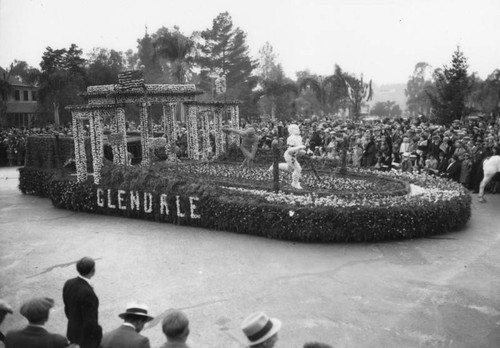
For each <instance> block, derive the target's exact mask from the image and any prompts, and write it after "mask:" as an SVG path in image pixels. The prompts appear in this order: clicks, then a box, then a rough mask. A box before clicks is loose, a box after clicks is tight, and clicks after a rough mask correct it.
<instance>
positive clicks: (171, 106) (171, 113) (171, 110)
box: [163, 103, 179, 162]
mask: <svg viewBox="0 0 500 348" xmlns="http://www.w3.org/2000/svg"><path fill="white" fill-rule="evenodd" d="M176 106H177V104H176V103H166V104H163V126H164V132H165V135H166V136H167V144H166V145H165V152H166V154H167V156H168V158H167V161H169V162H175V161H177V154H176V153H175V151H174V149H175V143H176V142H177V133H178V131H179V130H178V129H177V128H178V127H177V122H176V120H175V109H176Z"/></svg>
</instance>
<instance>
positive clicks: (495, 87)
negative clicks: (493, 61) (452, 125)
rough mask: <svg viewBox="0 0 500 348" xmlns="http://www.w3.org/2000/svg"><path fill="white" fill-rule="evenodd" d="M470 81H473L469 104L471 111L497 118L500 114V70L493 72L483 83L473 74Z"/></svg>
mask: <svg viewBox="0 0 500 348" xmlns="http://www.w3.org/2000/svg"><path fill="white" fill-rule="evenodd" d="M471 80H472V81H473V82H472V91H471V95H470V102H469V104H470V107H471V109H472V110H471V111H477V112H481V113H484V114H486V115H490V116H498V115H499V114H500V108H499V106H500V69H496V70H495V71H493V72H492V73H491V74H490V75H489V76H488V77H487V78H486V80H485V81H481V79H479V78H478V77H476V76H475V75H474V74H473V75H472V77H471Z"/></svg>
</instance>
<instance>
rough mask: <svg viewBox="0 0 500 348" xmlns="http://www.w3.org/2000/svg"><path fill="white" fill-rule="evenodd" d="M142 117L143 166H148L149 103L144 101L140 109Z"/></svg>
mask: <svg viewBox="0 0 500 348" xmlns="http://www.w3.org/2000/svg"><path fill="white" fill-rule="evenodd" d="M140 118H141V150H142V162H141V165H142V166H147V165H149V163H150V160H149V125H148V103H146V102H143V103H142V105H141V110H140Z"/></svg>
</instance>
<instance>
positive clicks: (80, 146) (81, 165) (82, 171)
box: [71, 111, 87, 182]
mask: <svg viewBox="0 0 500 348" xmlns="http://www.w3.org/2000/svg"><path fill="white" fill-rule="evenodd" d="M71 116H72V118H73V142H74V143H75V164H76V180H77V181H78V182H85V181H86V180H87V155H86V154H85V138H84V134H85V133H84V130H83V118H82V115H81V114H80V112H78V111H71Z"/></svg>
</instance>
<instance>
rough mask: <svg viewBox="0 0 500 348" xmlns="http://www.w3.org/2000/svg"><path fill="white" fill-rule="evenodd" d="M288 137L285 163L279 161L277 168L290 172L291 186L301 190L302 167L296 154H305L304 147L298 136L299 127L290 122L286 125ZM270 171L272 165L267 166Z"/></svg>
mask: <svg viewBox="0 0 500 348" xmlns="http://www.w3.org/2000/svg"><path fill="white" fill-rule="evenodd" d="M288 134H289V136H288V138H287V140H286V145H287V149H286V151H285V154H284V156H283V157H284V158H285V161H286V163H280V164H279V169H280V170H284V171H287V172H292V187H293V188H296V189H299V190H301V189H302V186H300V182H299V181H300V177H301V173H302V167H301V166H300V163H299V161H298V160H297V156H298V155H302V154H305V149H306V147H305V146H304V144H303V143H302V137H301V136H300V128H299V126H298V125H296V124H291V125H289V126H288ZM269 171H272V166H271V168H269Z"/></svg>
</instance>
